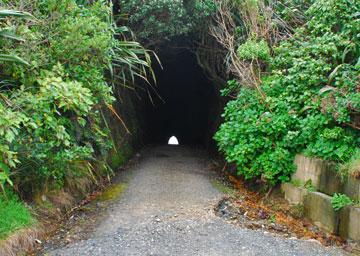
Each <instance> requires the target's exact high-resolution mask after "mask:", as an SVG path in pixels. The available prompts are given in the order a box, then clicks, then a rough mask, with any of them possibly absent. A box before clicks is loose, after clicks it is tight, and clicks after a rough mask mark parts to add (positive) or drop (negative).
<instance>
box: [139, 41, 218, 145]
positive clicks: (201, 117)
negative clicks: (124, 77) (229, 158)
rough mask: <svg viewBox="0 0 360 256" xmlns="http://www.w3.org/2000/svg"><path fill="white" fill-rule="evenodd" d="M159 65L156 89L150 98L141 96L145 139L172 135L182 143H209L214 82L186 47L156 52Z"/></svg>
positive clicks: (215, 95) (152, 140)
mask: <svg viewBox="0 0 360 256" xmlns="http://www.w3.org/2000/svg"><path fill="white" fill-rule="evenodd" d="M158 55H159V58H160V59H161V62H162V65H163V69H161V68H160V67H159V66H157V67H155V73H156V77H157V85H156V89H157V92H158V94H159V95H160V97H161V98H162V100H160V99H159V97H157V96H156V95H155V94H154V93H152V95H151V98H152V99H153V103H152V102H151V100H150V99H149V97H146V96H145V97H142V102H143V106H142V107H143V109H142V111H141V113H142V116H143V117H142V119H143V121H144V125H145V129H144V130H145V131H146V134H145V138H146V143H162V144H167V142H168V139H169V138H170V137H171V136H173V135H174V136H176V137H177V138H178V140H179V142H180V143H181V144H182V145H183V144H192V145H194V144H197V145H199V144H201V145H205V144H208V143H209V140H211V137H212V135H213V134H212V131H213V130H214V129H213V127H214V125H215V122H216V120H217V119H218V118H219V117H218V114H216V113H217V109H218V105H219V100H218V99H219V96H218V92H217V91H216V86H215V85H214V84H213V82H212V81H210V80H209V79H208V78H207V77H206V76H205V75H204V73H203V70H202V68H201V67H200V66H199V65H198V64H197V60H196V55H195V54H194V53H192V52H191V51H190V50H187V49H176V50H171V48H167V50H166V52H165V51H164V52H160V53H158Z"/></svg>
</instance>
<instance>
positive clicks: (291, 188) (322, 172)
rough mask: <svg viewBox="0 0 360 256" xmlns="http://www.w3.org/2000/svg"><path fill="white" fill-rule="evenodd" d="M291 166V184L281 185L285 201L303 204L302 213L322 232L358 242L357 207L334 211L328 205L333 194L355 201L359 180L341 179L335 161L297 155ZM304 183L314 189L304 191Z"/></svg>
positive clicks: (358, 197)
mask: <svg viewBox="0 0 360 256" xmlns="http://www.w3.org/2000/svg"><path fill="white" fill-rule="evenodd" d="M295 165H296V166H297V170H296V172H295V173H294V175H293V176H292V181H293V183H285V184H282V186H281V188H282V191H283V193H284V196H285V198H286V199H287V200H288V202H289V203H290V204H301V205H304V209H305V216H306V217H307V218H309V219H310V220H311V221H312V222H313V223H314V224H315V225H317V226H319V227H320V228H321V229H323V230H324V231H327V232H330V233H334V234H338V235H340V236H342V237H343V238H350V239H352V240H356V241H360V208H357V207H355V206H349V207H346V208H345V209H342V210H341V211H339V212H335V211H334V210H333V207H332V205H331V196H332V195H333V194H334V193H342V194H345V195H347V196H348V197H350V198H351V199H352V200H354V202H359V200H360V180H359V179H355V178H354V177H351V176H349V177H347V178H346V180H344V181H342V180H341V178H340V177H339V175H338V174H337V172H336V165H335V163H333V162H330V161H325V160H321V159H318V158H309V157H306V156H304V155H301V154H299V155H297V156H296V158H295ZM294 184H298V186H295V185H294ZM305 184H311V188H312V189H314V190H316V192H313V191H308V190H307V189H306V188H305Z"/></svg>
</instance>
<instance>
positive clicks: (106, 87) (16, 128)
mask: <svg viewBox="0 0 360 256" xmlns="http://www.w3.org/2000/svg"><path fill="white" fill-rule="evenodd" d="M25 2H26V4H24V2H23V1H17V0H16V1H11V6H13V7H16V6H22V7H24V8H28V9H29V11H30V10H31V11H32V14H33V16H34V17H36V21H34V22H31V23H23V22H17V21H14V20H13V19H8V20H6V22H7V24H11V26H12V27H14V29H15V30H16V32H17V34H18V35H19V36H21V38H23V40H22V41H21V42H14V41H10V40H2V41H1V43H2V44H0V50H1V52H4V53H6V54H11V55H14V56H15V55H16V56H19V57H21V58H22V59H24V60H26V61H27V62H28V63H29V65H28V66H25V65H18V64H17V63H7V64H6V65H4V66H3V67H4V68H3V69H1V72H0V78H1V79H2V80H3V81H4V84H5V86H3V87H2V88H1V89H2V90H1V92H0V174H1V175H0V182H1V183H0V184H2V185H3V186H4V184H5V182H7V183H8V184H11V183H12V182H11V181H13V182H14V183H15V184H16V186H17V187H18V188H19V189H20V190H21V191H26V192H31V190H33V189H43V188H47V189H51V188H54V187H55V188H58V187H62V186H63V185H64V183H65V182H66V178H67V177H78V176H81V175H90V176H92V177H93V176H94V174H93V169H92V166H93V165H92V164H90V163H89V161H97V160H96V159H101V158H104V156H105V155H106V153H107V152H108V150H109V149H110V148H111V147H112V145H113V143H112V142H111V141H110V136H109V132H110V131H109V129H108V128H107V125H105V124H104V115H103V113H102V112H103V111H104V109H105V108H106V107H109V108H111V104H112V103H113V102H114V100H115V97H114V95H113V87H112V86H115V84H125V85H127V86H128V85H129V84H130V83H131V81H132V80H133V77H134V76H140V77H146V75H147V72H148V71H150V70H149V67H150V63H151V58H150V55H149V53H148V51H147V50H145V49H144V48H143V47H142V46H141V45H140V44H139V43H137V42H133V41H129V40H126V38H125V35H124V33H127V29H126V28H118V27H116V25H115V24H114V23H113V17H112V6H111V4H109V3H108V2H107V1H102V0H99V1H91V3H89V4H86V5H78V4H77V3H76V1H75V0H66V1H60V2H59V1H55V0H48V1H40V0H38V1H25ZM107 74H108V75H107ZM99 161H101V160H99ZM95 176H96V175H95Z"/></svg>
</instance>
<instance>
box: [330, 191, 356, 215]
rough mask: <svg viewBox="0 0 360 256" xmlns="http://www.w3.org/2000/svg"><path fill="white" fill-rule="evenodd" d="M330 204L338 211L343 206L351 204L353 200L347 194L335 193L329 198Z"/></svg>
mask: <svg viewBox="0 0 360 256" xmlns="http://www.w3.org/2000/svg"><path fill="white" fill-rule="evenodd" d="M331 204H332V207H333V208H334V210H335V211H339V210H341V209H342V208H344V207H345V206H348V205H353V204H354V202H353V201H352V200H351V199H350V198H349V197H348V196H347V195H344V194H338V193H335V194H334V195H333V197H332V198H331Z"/></svg>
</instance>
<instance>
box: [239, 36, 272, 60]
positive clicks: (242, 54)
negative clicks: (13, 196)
mask: <svg viewBox="0 0 360 256" xmlns="http://www.w3.org/2000/svg"><path fill="white" fill-rule="evenodd" d="M237 54H238V56H239V58H240V59H242V60H256V59H260V60H263V61H268V60H269V59H270V48H269V46H268V44H267V42H266V41H265V40H260V41H258V42H257V41H256V40H254V39H248V40H247V41H246V42H245V43H243V44H241V45H240V46H239V48H238V49H237Z"/></svg>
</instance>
